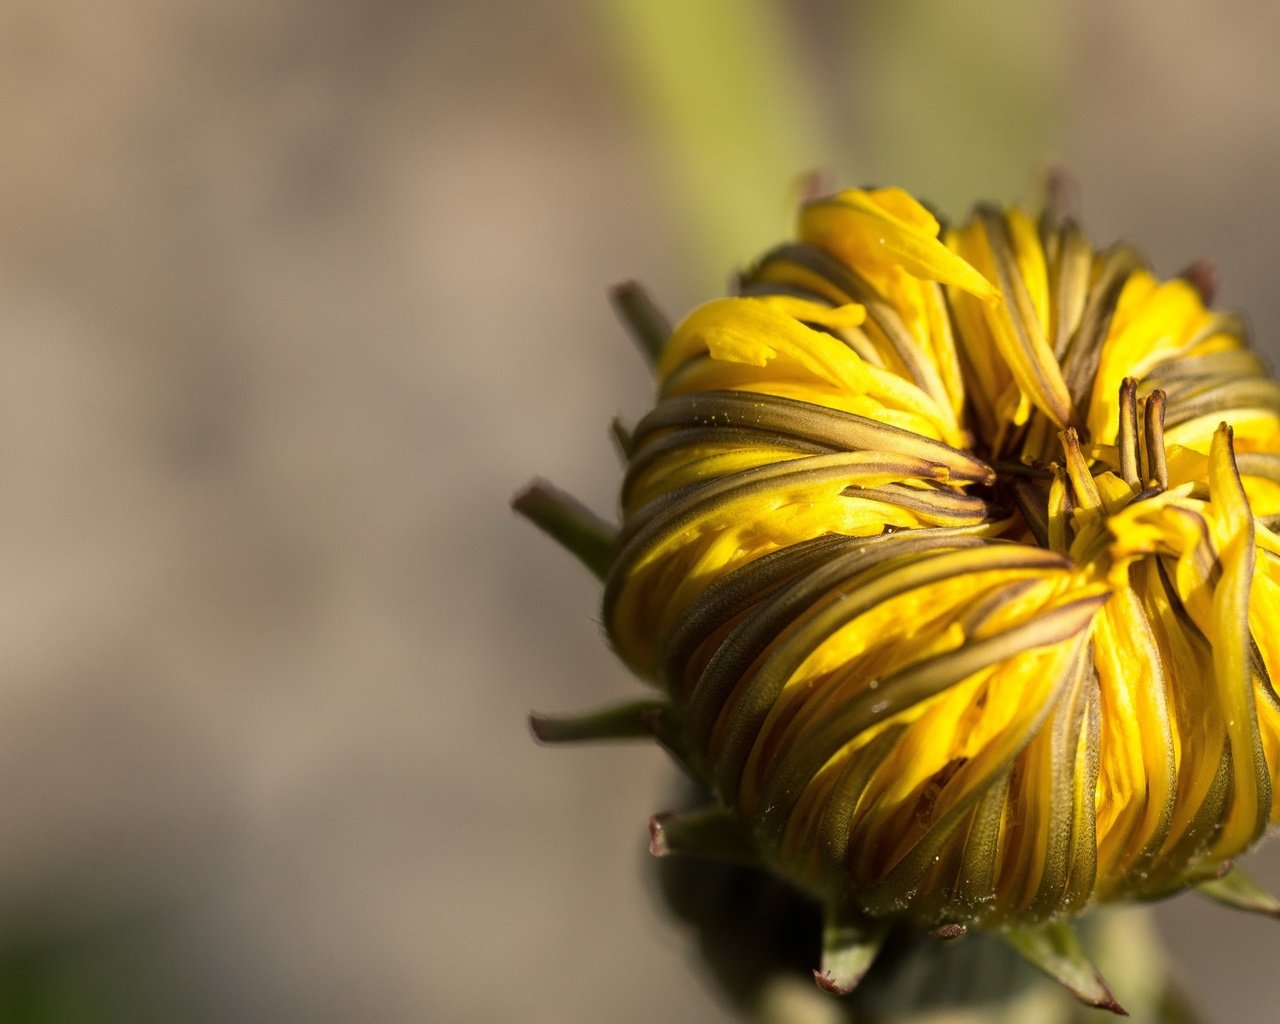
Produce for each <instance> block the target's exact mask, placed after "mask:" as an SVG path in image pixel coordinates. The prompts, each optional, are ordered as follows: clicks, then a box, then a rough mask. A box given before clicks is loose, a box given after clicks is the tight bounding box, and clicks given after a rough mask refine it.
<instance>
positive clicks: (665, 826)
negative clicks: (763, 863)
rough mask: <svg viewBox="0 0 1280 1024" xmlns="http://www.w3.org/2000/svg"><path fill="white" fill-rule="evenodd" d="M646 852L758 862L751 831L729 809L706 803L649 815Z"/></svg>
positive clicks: (662, 855) (750, 862) (657, 854)
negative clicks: (682, 810)
mask: <svg viewBox="0 0 1280 1024" xmlns="http://www.w3.org/2000/svg"><path fill="white" fill-rule="evenodd" d="M649 852H650V853H651V854H653V855H654V856H655V857H666V856H669V855H671V854H688V855H690V856H694V857H710V858H712V859H713V860H722V861H729V862H731V863H737V864H757V863H759V857H758V856H757V854H756V849H755V845H754V844H753V843H752V841H751V833H750V831H749V830H748V829H747V827H746V825H745V824H743V822H742V819H741V818H739V817H738V816H737V815H736V814H734V813H733V812H732V811H728V810H725V809H724V808H723V807H708V808H705V809H703V810H700V811H688V812H686V813H682V814H671V813H667V814H655V815H654V816H653V817H652V818H650V819H649Z"/></svg>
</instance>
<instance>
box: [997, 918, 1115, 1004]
mask: <svg viewBox="0 0 1280 1024" xmlns="http://www.w3.org/2000/svg"><path fill="white" fill-rule="evenodd" d="M1004 939H1005V941H1006V942H1007V943H1009V945H1010V946H1012V947H1013V949H1014V950H1016V951H1017V952H1018V953H1020V954H1021V955H1022V957H1023V959H1024V960H1026V961H1027V962H1028V963H1029V964H1031V965H1032V966H1033V967H1035V968H1036V969H1038V970H1040V971H1043V972H1044V973H1045V974H1047V975H1048V976H1049V977H1051V978H1053V979H1054V980H1055V981H1057V982H1059V983H1060V984H1061V985H1062V986H1063V987H1065V988H1066V989H1067V990H1068V991H1069V992H1070V993H1071V994H1072V995H1073V996H1075V997H1076V998H1077V999H1078V1000H1080V1002H1082V1003H1084V1004H1085V1005H1086V1006H1096V1007H1097V1008H1098V1009H1100V1010H1110V1011H1111V1012H1112V1013H1114V1014H1117V1015H1119V1016H1121V1017H1127V1016H1129V1012H1128V1011H1127V1010H1126V1009H1124V1007H1122V1006H1121V1005H1120V1004H1119V1003H1118V1002H1116V997H1115V996H1113V995H1112V994H1111V989H1109V988H1108V987H1107V983H1106V982H1105V981H1103V980H1102V975H1101V974H1099V973H1098V969H1097V968H1096V967H1094V966H1093V964H1092V963H1091V962H1090V960H1089V958H1088V957H1086V956H1085V955H1084V950H1082V949H1081V948H1080V943H1079V941H1078V940H1077V939H1076V935H1075V932H1074V931H1072V930H1071V927H1070V926H1069V925H1067V924H1063V923H1058V924H1049V925H1044V926H1042V927H1039V928H1016V929H1012V930H1010V931H1008V932H1006V933H1005V935H1004Z"/></svg>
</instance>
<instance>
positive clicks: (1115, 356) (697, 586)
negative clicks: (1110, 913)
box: [517, 189, 1280, 1008]
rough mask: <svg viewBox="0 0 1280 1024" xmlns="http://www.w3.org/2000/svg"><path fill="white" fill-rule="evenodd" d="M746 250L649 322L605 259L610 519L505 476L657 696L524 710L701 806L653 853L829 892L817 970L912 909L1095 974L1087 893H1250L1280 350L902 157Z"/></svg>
mask: <svg viewBox="0 0 1280 1024" xmlns="http://www.w3.org/2000/svg"><path fill="white" fill-rule="evenodd" d="M1198 284H1199V285H1201V287H1198ZM740 285H741V287H740V294H739V295H738V296H736V297H733V298H725V299H718V300H716V301H714V302H711V303H709V304H707V305H705V306H703V307H702V308H700V309H697V310H695V311H694V312H693V313H692V314H690V315H689V316H688V317H687V318H686V319H685V320H684V321H683V322H681V323H680V324H679V325H678V326H676V327H675V329H674V330H670V331H668V330H667V329H666V327H665V326H664V325H663V324H662V322H661V318H660V317H659V316H658V315H657V314H656V313H655V312H654V310H653V308H652V305H651V304H650V303H649V302H648V300H647V299H646V298H645V296H644V295H643V293H641V292H639V291H638V290H636V289H634V288H628V289H624V290H623V291H622V292H620V293H619V296H618V300H619V304H620V306H621V308H622V310H623V312H624V315H625V318H626V319H627V320H628V322H629V323H630V324H632V326H633V327H635V328H636V330H637V333H638V334H639V335H640V337H641V339H642V340H644V341H646V342H647V344H648V347H649V348H650V350H651V352H652V353H653V354H654V356H655V362H656V372H657V378H658V396H657V402H656V405H655V407H654V408H653V410H652V411H651V412H649V413H648V414H647V415H646V416H645V417H644V418H643V419H641V420H640V421H639V423H638V424H637V425H636V426H635V428H634V429H633V430H630V431H624V430H621V429H619V430H618V437H619V439H620V442H621V444H622V447H623V449H624V452H625V455H626V458H627V463H628V466H627V472H626V478H625V480H624V482H623V485H622V496H621V510H622V521H621V526H620V527H618V528H616V529H615V528H613V527H611V526H609V525H608V524H606V523H604V522H603V521H600V520H596V519H594V518H592V517H590V516H589V514H587V513H585V512H583V511H582V510H581V509H579V508H578V507H577V506H575V505H574V504H573V503H572V502H571V501H569V500H568V499H566V498H564V497H563V496H561V495H558V494H557V493H556V492H554V491H552V490H551V489H549V488H546V487H542V486H539V487H535V488H533V489H531V490H530V491H529V492H527V493H526V494H525V495H524V496H522V498H520V499H518V501H517V507H518V508H519V509H521V510H522V511H524V512H526V514H528V515H530V517H531V518H533V519H534V520H535V521H536V522H538V523H539V524H540V525H542V526H544V527H545V528H547V529H548V530H549V531H550V532H552V533H553V534H555V535H556V536H558V537H559V538H560V539H562V540H564V541H565V542H566V543H567V544H568V545H569V546H570V547H571V548H572V549H573V550H575V551H576V552H577V553H578V554H579V555H581V556H582V557H583V558H584V560H585V561H587V562H588V564H589V565H591V566H592V567H593V568H595V569H596V570H597V572H598V573H599V574H600V575H601V576H602V578H603V579H604V581H605V591H604V624H605V628H606V630H607V632H608V635H609V638H610V640H611V641H612V643H613V645H614V646H615V648H616V650H617V652H618V654H619V656H620V657H621V658H622V659H623V660H624V661H625V662H626V663H627V665H629V666H630V667H631V668H632V669H633V670H634V671H635V672H636V674H638V675H639V676H641V677H643V678H645V679H647V680H649V681H651V682H652V683H653V684H654V686H655V687H657V689H658V691H659V693H660V697H659V698H657V699H655V700H653V701H647V702H641V703H638V704H636V705H632V706H629V707H626V708H621V709H614V710H612V711H609V712H603V713H601V714H599V715H594V716H588V717H586V718H582V719H574V720H551V719H536V720H535V729H536V730H537V731H538V732H539V734H540V735H541V736H542V737H543V738H545V739H548V740H557V739H577V738H590V737H598V736H626V735H637V734H641V733H645V734H652V735H656V736H657V737H658V739H659V740H660V741H661V742H662V743H663V744H664V745H665V746H667V747H668V749H670V750H671V751H672V752H673V753H674V754H675V755H676V757H677V758H678V759H679V760H680V761H681V762H682V763H683V764H684V765H686V766H687V768H688V770H689V772H690V774H691V775H692V776H693V777H694V778H696V779H697V780H699V781H700V782H702V783H704V784H705V785H706V787H707V788H708V789H710V790H711V791H712V792H713V793H714V794H715V796H716V798H717V803H716V804H715V806H713V807H711V808H709V809H707V810H706V811H705V812H701V813H698V814H692V815H684V816H680V817H664V816H659V817H658V818H656V819H655V821H654V824H653V826H652V827H653V835H654V840H653V845H654V849H655V852H669V851H677V850H687V851H691V852H701V853H708V854H713V855H714V854H721V855H729V856H740V857H744V858H747V859H748V860H750V861H752V862H757V863H760V864H763V865H765V866H767V867H768V868H769V869H770V870H772V871H773V872H774V873H776V874H778V875H780V876H782V877H784V878H785V879H787V880H789V881H790V882H792V883H793V884H795V885H796V886H798V887H799V888H800V889H802V890H803V891H805V892H807V893H809V894H810V895H811V896H812V897H814V898H815V899H817V900H818V901H820V902H821V903H822V905H823V906H824V907H825V908H826V912H827V918H828V926H827V929H826V937H825V953H824V962H823V966H822V969H821V970H820V971H819V972H818V977H819V981H820V983H822V984H823V985H824V986H826V987H829V988H832V989H836V990H841V991H844V990H848V989H850V988H852V986H853V985H854V984H856V982H857V981H858V979H859V977H860V976H861V974H862V972H863V971H865V970H866V968H867V967H868V965H869V964H870V962H871V959H872V957H873V956H874V953H875V950H876V947H877V943H878V941H879V939H880V937H881V936H882V935H883V933H884V931H885V928H886V927H887V925H888V924H889V923H891V922H895V921H907V922H910V923H911V924H913V925H915V926H918V927H919V928H921V929H925V930H929V931H938V932H941V933H942V934H953V933H955V932H956V931H958V930H959V929H962V928H967V927H975V926H976V927H982V928H989V929H994V930H999V931H1000V932H1001V933H1002V934H1004V935H1005V937H1006V938H1008V940H1009V941H1010V943H1011V944H1012V945H1014V946H1015V948H1017V949H1018V950H1019V951H1020V952H1022V953H1023V954H1024V955H1026V956H1027V957H1028V958H1029V959H1031V960H1032V961H1033V962H1035V963H1036V964H1037V965H1038V966H1040V967H1042V968H1043V969H1044V970H1046V971H1048V972H1049V973H1051V974H1053V975H1054V976H1056V977H1058V978H1059V979H1061V980H1063V981H1064V982H1066V983H1067V984H1068V985H1069V986H1070V987H1072V988H1073V990H1074V991H1076V992H1077V994H1078V995H1079V996H1080V997H1081V998H1082V999H1084V1000H1086V1001H1088V1002H1091V1003H1093V1004H1095V1005H1100V1006H1110V1007H1112V1008H1116V1007H1115V1005H1114V1000H1113V999H1112V997H1111V996H1110V993H1109V992H1108V990H1107V988H1106V986H1105V985H1104V984H1103V983H1102V981H1101V979H1100V978H1099V977H1098V976H1097V974H1096V972H1095V971H1093V970H1092V968H1091V967H1090V966H1089V965H1087V964H1086V963H1084V962H1083V961H1082V955H1081V954H1080V953H1079V949H1078V947H1077V946H1076V945H1075V942H1074V939H1073V937H1072V934H1071V932H1070V930H1069V925H1068V923H1067V922H1069V920H1070V919H1071V918H1073V917H1075V916H1076V915H1078V914H1079V913H1080V912H1082V911H1083V910H1085V909H1086V908H1088V907H1090V906H1091V905H1093V904H1097V903H1104V902H1108V901H1116V900H1133V899H1138V900H1145V899H1151V898H1155V897H1160V896H1165V895H1168V894H1171V893H1175V892H1178V891H1181V890H1183V889H1185V888H1187V887H1189V886H1193V885H1198V886H1200V887H1201V888H1202V889H1203V890H1205V891H1206V892H1207V893H1209V894H1210V895H1212V896H1215V897H1216V898H1219V899H1221V900H1223V901H1226V902H1229V903H1234V904H1237V905H1241V906H1246V907H1249V908H1251V909H1262V910H1267V911H1273V910H1274V909H1275V904H1274V902H1273V901H1270V900H1269V898H1268V897H1266V896H1265V895H1264V894H1262V893H1261V892H1260V891H1258V890H1257V889H1256V888H1255V887H1253V886H1252V884H1251V883H1249V882H1248V881H1247V880H1246V879H1244V878H1243V877H1242V876H1240V875H1239V873H1238V872H1234V871H1230V870H1229V869H1230V864H1231V861H1232V860H1233V859H1234V858H1236V857H1238V856H1239V855H1240V854H1242V853H1244V852H1245V851H1246V850H1248V849H1249V848H1250V847H1251V846H1252V845H1253V844H1254V843H1255V842H1256V841H1257V840H1258V838H1259V837H1260V836H1261V835H1262V834H1263V832H1264V831H1265V830H1266V829H1267V828H1268V826H1269V825H1271V824H1274V823H1275V822H1276V820H1277V819H1278V818H1280V802H1277V799H1276V795H1275V792H1274V786H1273V780H1274V778H1275V777H1276V774H1277V772H1278V771H1280V696H1278V695H1277V693H1276V690H1275V689H1274V687H1273V684H1272V679H1273V677H1274V676H1275V674H1276V673H1277V672H1280V536H1277V534H1276V533H1274V532H1273V531H1272V526H1273V525H1274V524H1276V523H1277V522H1280V385H1278V384H1277V383H1276V382H1275V381H1273V380H1271V379H1270V378H1269V377H1268V376H1267V374H1266V371H1265V368H1264V367H1263V365H1262V363H1261V361H1260V360H1259V358H1258V356H1257V355H1256V354H1255V353H1254V352H1253V351H1252V350H1251V349H1250V347H1249V344H1248V342H1247V340H1246V338H1245V334H1244V330H1243V327H1242V325H1241V322H1240V321H1239V319H1238V318H1236V317H1233V316H1231V315H1229V314H1224V313H1219V312H1215V311H1213V310H1212V309H1210V308H1208V307H1207V305H1206V302H1207V296H1206V295H1204V294H1202V292H1203V290H1204V289H1203V287H1202V286H1203V282H1202V281H1198V280H1197V278H1196V275H1189V276H1188V277H1186V278H1178V279H1173V280H1168V281H1161V280H1159V279H1157V278H1156V277H1155V276H1153V274H1152V273H1151V272H1150V271H1149V270H1148V269H1147V268H1146V267H1145V266H1144V265H1143V263H1142V260H1141V258H1140V257H1139V256H1138V254H1137V253H1136V252H1135V251H1134V250H1133V249H1131V248H1129V247H1127V246H1117V247H1114V248H1112V249H1108V250H1102V251H1098V250H1095V249H1094V248H1093V247H1092V245H1091V244H1090V243H1089V242H1088V241H1087V240H1086V238H1085V237H1084V235H1083V234H1082V233H1081V231H1080V229H1079V228H1078V227H1077V226H1076V225H1075V224H1074V223H1073V222H1071V221H1070V220H1064V219H1058V218H1055V217H1054V216H1051V215H1050V214H1048V213H1046V214H1042V215H1040V216H1036V215H1033V214H1031V213H1028V212H1026V211H1023V210H1020V209H1007V210H1002V209H997V208H994V207H989V206H981V207H979V208H978V209H977V210H976V211H975V212H974V213H973V215H972V216H971V217H970V219H969V220H968V222H967V223H965V224H964V225H962V226H960V227H954V228H946V229H944V228H942V226H941V225H939V223H938V221H937V220H936V219H935V218H934V216H933V215H932V214H930V213H929V212H928V211H927V210H926V209H925V208H924V207H923V206H921V205H920V204H919V203H918V202H917V201H916V200H915V199H913V198H912V197H911V196H909V195H908V194H907V193H905V192H902V191H900V190H897V189H880V190H874V191H856V190H855V191H847V192H842V193H839V194H837V195H835V196H832V197H830V198H824V199H820V200H817V201H815V202H811V203H809V204H807V205H806V206H805V207H804V208H803V209H802V211H801V213H800V217H799V225H798V233H797V240H796V241H795V242H792V243H788V244H785V245H782V246H780V247H778V248H776V249H774V250H773V251H771V252H769V253H767V254H765V256H764V257H763V258H762V259H761V260H760V261H759V262H758V263H757V264H756V265H755V266H754V267H752V268H751V269H750V270H749V271H747V272H746V273H744V274H743V275H742V277H741V282H740Z"/></svg>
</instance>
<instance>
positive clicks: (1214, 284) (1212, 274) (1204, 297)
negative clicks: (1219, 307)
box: [1178, 260, 1218, 306]
mask: <svg viewBox="0 0 1280 1024" xmlns="http://www.w3.org/2000/svg"><path fill="white" fill-rule="evenodd" d="M1178 276H1179V277H1181V278H1182V279H1183V280H1184V281H1186V282H1187V284H1189V285H1191V287H1192V288H1194V289H1195V290H1196V292H1197V293H1198V294H1199V296H1200V301H1201V302H1203V303H1204V304H1205V305H1206V306H1209V305H1212V304H1213V299H1214V296H1215V295H1217V294H1218V268H1217V267H1215V266H1214V265H1213V264H1212V263H1210V262H1209V261H1208V260H1196V261H1195V262H1194V263H1193V264H1191V266H1189V267H1187V269H1186V270H1184V271H1183V272H1182V273H1181V274H1179V275H1178Z"/></svg>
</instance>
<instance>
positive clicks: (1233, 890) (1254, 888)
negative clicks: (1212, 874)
mask: <svg viewBox="0 0 1280 1024" xmlns="http://www.w3.org/2000/svg"><path fill="white" fill-rule="evenodd" d="M1196 891H1197V892H1199V893H1201V894H1202V895H1204V896H1208V897H1209V899H1211V900H1216V901H1217V902H1218V903H1224V904H1226V905H1227V906H1228V907H1234V908H1235V909H1236V910H1247V911H1249V912H1250V913H1253V914H1266V915H1267V916H1268V917H1280V900H1278V899H1276V898H1275V897H1274V896H1272V895H1271V893H1269V892H1267V890H1266V889H1264V888H1262V886H1260V885H1259V884H1258V883H1257V882H1255V881H1254V880H1253V879H1252V878H1250V877H1249V876H1248V875H1246V874H1245V873H1244V872H1243V871H1241V870H1240V869H1239V868H1231V870H1229V871H1228V872H1227V873H1226V874H1224V875H1222V876H1221V877H1220V878H1211V879H1209V881H1207V882H1201V883H1200V884H1199V885H1197V886H1196Z"/></svg>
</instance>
